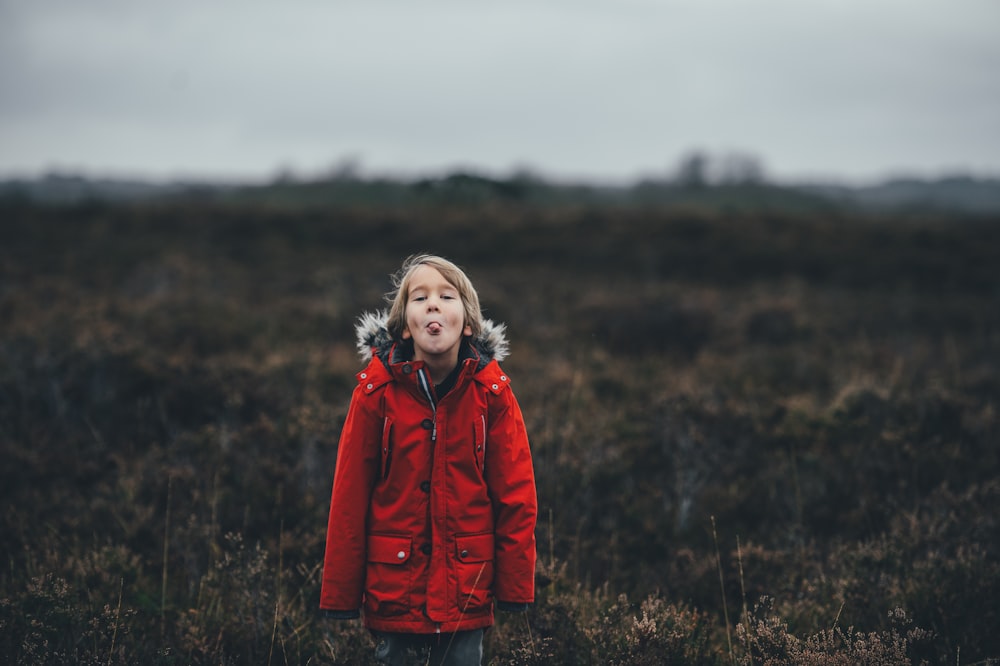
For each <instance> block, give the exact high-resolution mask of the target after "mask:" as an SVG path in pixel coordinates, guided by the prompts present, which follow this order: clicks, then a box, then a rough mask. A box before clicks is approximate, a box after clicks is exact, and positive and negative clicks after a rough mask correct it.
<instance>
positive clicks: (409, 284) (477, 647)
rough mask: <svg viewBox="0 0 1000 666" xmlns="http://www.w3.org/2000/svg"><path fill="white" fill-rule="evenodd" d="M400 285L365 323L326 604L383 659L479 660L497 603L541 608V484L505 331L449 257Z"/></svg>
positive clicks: (425, 260) (431, 261) (336, 499)
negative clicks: (371, 641) (354, 623)
mask: <svg viewBox="0 0 1000 666" xmlns="http://www.w3.org/2000/svg"><path fill="white" fill-rule="evenodd" d="M394 286H395V290H394V292H393V293H392V294H391V303H392V305H391V307H390V309H389V311H388V312H384V311H382V312H378V313H366V314H364V315H363V316H362V317H361V319H360V321H359V324H358V327H357V335H358V348H359V351H360V353H361V355H362V358H363V360H365V361H366V362H367V366H366V367H365V368H364V370H362V371H361V372H360V373H358V375H357V380H358V384H357V387H356V388H355V389H354V394H353V396H352V398H351V405H350V409H349V411H348V415H347V420H346V422H345V423H344V427H343V431H342V433H341V437H340V444H339V448H338V450H337V466H336V469H335V471H334V479H333V493H332V500H331V504H330V519H329V524H328V528H327V542H326V556H325V560H324V569H323V586H322V593H321V599H320V607H321V608H322V609H324V610H325V611H326V612H327V615H328V616H331V617H334V618H341V619H348V618H356V617H358V616H359V614H363V618H364V624H365V626H366V627H367V628H368V629H370V630H371V631H372V632H373V634H374V636H375V638H376V643H377V645H376V658H377V659H378V660H379V661H382V662H384V663H390V664H403V663H406V661H405V659H406V656H405V655H406V653H407V651H409V650H410V649H411V648H413V647H418V648H424V647H426V646H429V647H430V650H431V655H430V660H431V661H430V663H433V664H463V665H465V664H480V663H481V660H482V638H483V631H484V630H485V629H486V628H487V627H489V626H490V625H492V624H493V617H494V616H493V612H494V611H493V608H494V603H496V605H497V606H498V607H499V608H500V609H501V610H509V611H523V610H525V609H526V608H527V605H528V604H529V603H531V602H532V601H533V600H534V569H535V520H536V513H537V504H536V498H535V483H534V472H533V469H532V463H531V452H530V449H529V446H528V437H527V433H526V431H525V427H524V420H523V418H522V416H521V410H520V407H519V406H518V403H517V400H516V399H515V397H514V393H513V391H512V390H511V388H510V379H509V378H508V376H507V375H506V373H504V371H503V370H502V369H501V368H500V365H499V364H498V363H499V361H501V360H503V359H504V358H505V356H506V355H507V351H508V348H507V339H506V336H505V327H504V326H503V325H497V324H494V323H493V322H492V321H490V320H488V319H484V318H483V316H482V313H481V310H480V306H479V296H478V295H477V294H476V290H475V288H474V287H473V285H472V283H471V282H470V281H469V278H468V277H467V276H466V274H465V273H464V272H463V271H462V270H461V269H460V268H459V267H458V266H456V265H455V264H453V263H452V262H450V261H448V260H446V259H443V258H441V257H436V256H432V255H419V256H414V257H410V258H409V259H407V260H406V262H404V264H403V266H402V268H401V269H400V271H399V272H398V273H397V274H396V275H395V276H394ZM359 611H360V612H359Z"/></svg>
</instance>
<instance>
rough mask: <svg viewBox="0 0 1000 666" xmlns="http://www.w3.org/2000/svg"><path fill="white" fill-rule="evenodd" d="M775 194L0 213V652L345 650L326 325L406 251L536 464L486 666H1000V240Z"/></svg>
mask: <svg viewBox="0 0 1000 666" xmlns="http://www.w3.org/2000/svg"><path fill="white" fill-rule="evenodd" d="M800 204H801V202H799V203H798V204H796V205H794V206H792V205H789V206H782V205H777V204H774V203H773V202H772V203H768V202H760V201H758V202H752V201H751V202H749V203H748V202H747V201H745V200H739V199H736V200H733V199H727V200H726V201H724V202H722V203H719V202H713V199H712V197H711V196H703V197H701V198H700V199H699V200H692V201H688V202H686V203H674V204H669V203H662V202H660V203H656V202H646V203H632V204H626V203H622V202H614V203H603V204H602V203H601V202H599V201H591V202H586V203H573V202H572V201H559V202H555V203H552V204H548V205H539V204H533V203H529V202H524V201H517V200H513V199H503V198H489V197H487V198H476V197H473V198H471V199H467V200H460V201H450V200H448V199H447V198H444V197H438V198H434V197H429V198H427V199H426V200H424V201H416V202H413V203H412V205H406V206H399V205H385V206H380V205H374V204H365V205H361V204H356V205H329V204H324V205H319V204H308V203H302V204H296V203H295V202H294V201H291V202H289V201H288V200H282V201H280V202H268V201H266V200H255V201H252V202H251V201H241V200H238V199H233V200H228V201H221V200H213V199H211V198H202V199H198V198H190V199H187V200H185V199H180V198H179V199H174V200H169V201H161V202H145V203H144V202H132V203H120V204H107V203H99V202H92V203H80V204H76V205H71V206H39V205H32V204H29V203H26V202H24V201H15V200H13V199H12V200H9V201H6V202H3V203H0V451H2V459H3V466H2V471H0V475H2V477H0V497H2V499H3V504H2V506H3V516H2V522H0V550H2V552H3V553H4V554H5V555H6V558H5V562H4V567H3V571H2V574H0V660H2V661H3V662H5V663H12V664H13V663H25V664H33V663H88V664H89V663H95V664H97V663H100V664H119V663H143V664H149V663H159V664H174V663H176V664H188V663H197V664H223V663H227V664H228V663H272V664H282V663H300V664H305V663H311V664H358V663H371V649H370V648H371V643H370V639H369V638H368V636H367V634H366V633H365V632H364V630H363V629H361V627H360V625H359V624H357V623H356V622H355V623H342V624H337V623H333V622H330V621H327V620H324V619H322V618H320V617H319V614H318V596H319V575H320V565H321V560H322V555H323V543H324V536H325V535H324V530H325V525H326V512H327V508H328V501H329V493H330V483H331V481H332V478H333V465H334V461H335V457H336V445H337V438H338V434H339V428H340V424H341V423H342V420H343V418H344V415H345V414H346V411H347V401H348V399H349V396H350V392H351V389H352V387H353V383H354V377H353V375H354V373H355V372H356V371H357V370H358V369H359V367H360V366H359V360H358V358H357V355H356V352H355V349H354V339H353V323H354V319H355V317H356V316H357V315H359V314H360V313H361V312H362V311H363V310H366V309H374V308H377V307H381V306H382V305H383V294H384V293H385V292H386V291H388V290H389V288H390V284H389V280H388V275H389V273H390V272H392V271H394V270H395V269H396V268H397V267H398V266H399V264H400V262H401V261H402V259H403V258H404V257H405V256H407V255H409V254H411V253H415V252H423V251H428V252H435V253H440V254H443V255H445V256H447V257H449V258H451V259H453V260H454V261H456V262H457V263H459V264H461V265H462V266H464V267H465V268H466V269H467V270H468V273H469V275H470V277H471V278H472V280H473V282H474V283H475V284H476V285H477V287H478V288H479V292H480V297H481V300H482V302H483V305H484V308H485V310H486V316H488V317H490V318H493V319H495V320H499V321H503V322H506V323H507V325H508V329H509V334H510V337H511V348H512V355H511V357H510V359H509V360H508V361H507V362H506V363H505V370H507V372H508V373H509V374H510V376H511V377H512V380H513V382H512V383H513V387H514V389H515V391H516V393H517V396H518V398H519V400H520V402H521V405H522V408H523V410H524V414H525V418H526V420H527V425H528V429H529V435H530V436H531V440H532V448H533V453H534V460H535V466H536V476H537V483H538V495H539V504H540V512H541V514H540V518H541V519H540V522H539V527H538V533H537V536H538V544H539V570H538V575H537V578H538V588H539V589H538V600H537V603H536V604H535V605H534V607H533V608H532V609H531V610H530V611H529V612H528V613H527V614H526V615H524V616H504V617H501V618H499V622H498V625H497V626H496V628H495V629H494V630H493V631H491V632H490V633H489V634H488V637H487V643H486V647H487V659H488V660H489V663H491V664H534V663H538V664H543V663H544V664H666V663H672V664H730V663H739V664H765V663H766V664H817V665H819V664H857V663H867V664H909V663H920V662H921V661H926V662H927V663H930V664H938V663H941V664H945V663H947V664H986V663H996V662H997V661H998V660H1000V635H998V632H997V631H996V630H997V627H1000V557H998V555H1000V525H998V512H997V509H996V507H997V506H1000V461H998V448H1000V447H998V444H1000V421H998V417H997V409H998V402H997V401H998V397H1000V220H997V219H994V218H990V217H983V216H967V215H957V214H954V215H949V214H946V213H942V212H936V213H920V212H909V213H903V212H897V213H881V214H878V215H876V214H866V213H861V212H857V211H853V212H852V211H848V210H846V209H838V208H837V207H835V206H833V205H829V206H814V207H810V206H806V205H800Z"/></svg>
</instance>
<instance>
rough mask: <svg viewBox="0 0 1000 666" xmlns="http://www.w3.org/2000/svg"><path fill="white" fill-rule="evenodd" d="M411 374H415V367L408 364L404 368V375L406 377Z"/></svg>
mask: <svg viewBox="0 0 1000 666" xmlns="http://www.w3.org/2000/svg"><path fill="white" fill-rule="evenodd" d="M411 372H413V366H412V365H410V364H409V363H407V364H406V365H404V366H403V374H404V375H408V374H410V373H411Z"/></svg>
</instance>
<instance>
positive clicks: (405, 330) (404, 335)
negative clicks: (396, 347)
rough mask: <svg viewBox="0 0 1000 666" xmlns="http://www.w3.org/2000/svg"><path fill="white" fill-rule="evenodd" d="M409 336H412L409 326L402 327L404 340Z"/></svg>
mask: <svg viewBox="0 0 1000 666" xmlns="http://www.w3.org/2000/svg"><path fill="white" fill-rule="evenodd" d="M411 337H413V336H412V335H410V327H409V326H407V327H406V328H404V329H403V339H404V340H409V339H410V338H411Z"/></svg>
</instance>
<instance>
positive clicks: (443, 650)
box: [375, 629, 483, 666]
mask: <svg viewBox="0 0 1000 666" xmlns="http://www.w3.org/2000/svg"><path fill="white" fill-rule="evenodd" d="M375 641H376V644H375V660H376V661H378V662H379V663H381V664H389V666H406V665H407V664H417V663H419V664H425V663H426V664H430V665H431V666H481V664H482V663H483V630H482V629H473V630H472V631H459V632H456V633H454V634H382V633H377V632H376V633H375ZM428 649H429V650H430V658H429V659H427V658H426V657H425V656H424V655H425V654H426V652H427V650H428Z"/></svg>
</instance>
